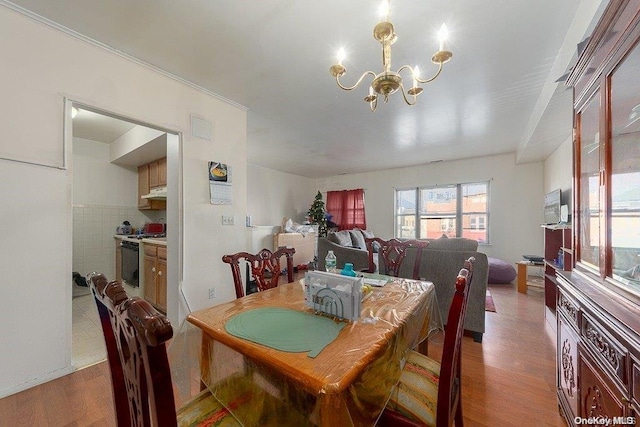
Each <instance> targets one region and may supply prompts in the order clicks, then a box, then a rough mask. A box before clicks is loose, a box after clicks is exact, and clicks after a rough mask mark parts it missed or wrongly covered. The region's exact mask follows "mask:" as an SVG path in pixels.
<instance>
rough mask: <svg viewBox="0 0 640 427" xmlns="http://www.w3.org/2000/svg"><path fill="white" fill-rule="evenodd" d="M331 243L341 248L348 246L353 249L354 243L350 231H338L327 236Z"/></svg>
mask: <svg viewBox="0 0 640 427" xmlns="http://www.w3.org/2000/svg"><path fill="white" fill-rule="evenodd" d="M327 237H328V238H329V241H331V242H333V243H336V244H338V245H340V246H346V247H347V248H352V247H353V246H354V245H353V242H352V241H351V233H349V230H342V231H336V232H334V233H329V235H328V236H327Z"/></svg>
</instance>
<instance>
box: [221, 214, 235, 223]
mask: <svg viewBox="0 0 640 427" xmlns="http://www.w3.org/2000/svg"><path fill="white" fill-rule="evenodd" d="M234 224H235V219H234V217H233V215H222V225H234Z"/></svg>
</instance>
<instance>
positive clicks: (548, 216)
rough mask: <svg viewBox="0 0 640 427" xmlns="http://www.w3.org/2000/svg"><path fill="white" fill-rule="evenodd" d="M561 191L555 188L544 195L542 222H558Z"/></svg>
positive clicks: (548, 223)
mask: <svg viewBox="0 0 640 427" xmlns="http://www.w3.org/2000/svg"><path fill="white" fill-rule="evenodd" d="M561 196H562V194H561V191H560V189H559V188H558V189H556V190H553V191H551V192H550V193H547V194H545V195H544V223H545V224H547V225H550V224H558V223H559V222H560V200H561Z"/></svg>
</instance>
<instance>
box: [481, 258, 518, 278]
mask: <svg viewBox="0 0 640 427" xmlns="http://www.w3.org/2000/svg"><path fill="white" fill-rule="evenodd" d="M487 260H488V261H489V283H498V284H506V283H511V282H512V281H513V280H514V279H515V278H516V276H517V273H516V269H515V268H514V267H513V265H511V264H509V263H508V262H506V261H503V260H501V259H498V258H491V257H487Z"/></svg>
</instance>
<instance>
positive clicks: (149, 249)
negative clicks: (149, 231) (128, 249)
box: [143, 243, 158, 257]
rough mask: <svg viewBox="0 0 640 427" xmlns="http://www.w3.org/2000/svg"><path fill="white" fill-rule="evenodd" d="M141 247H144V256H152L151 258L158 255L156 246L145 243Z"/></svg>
mask: <svg viewBox="0 0 640 427" xmlns="http://www.w3.org/2000/svg"><path fill="white" fill-rule="evenodd" d="M143 246H144V254H145V255H148V256H152V257H155V256H157V255H158V246H156V245H150V244H148V243H145V244H144V245H143Z"/></svg>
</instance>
